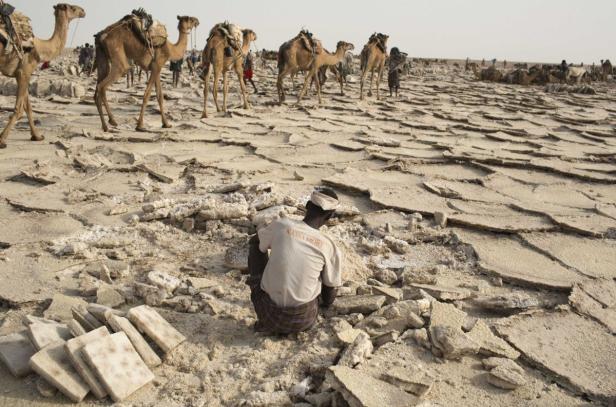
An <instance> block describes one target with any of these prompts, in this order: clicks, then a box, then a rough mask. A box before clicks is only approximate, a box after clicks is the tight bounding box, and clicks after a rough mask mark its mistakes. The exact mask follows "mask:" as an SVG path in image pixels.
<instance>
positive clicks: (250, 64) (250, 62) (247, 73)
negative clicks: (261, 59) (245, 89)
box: [244, 51, 257, 93]
mask: <svg viewBox="0 0 616 407" xmlns="http://www.w3.org/2000/svg"><path fill="white" fill-rule="evenodd" d="M254 66H255V61H254V57H253V55H252V51H249V52H248V55H246V59H244V81H248V82H250V84H251V85H252V87H253V88H254V90H255V93H257V85H255V82H254V81H253V80H252V75H253V73H254V72H253V69H254Z"/></svg>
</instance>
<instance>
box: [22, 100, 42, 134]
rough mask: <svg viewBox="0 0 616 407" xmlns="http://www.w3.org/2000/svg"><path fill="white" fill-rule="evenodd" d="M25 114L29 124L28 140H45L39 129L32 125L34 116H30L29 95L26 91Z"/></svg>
mask: <svg viewBox="0 0 616 407" xmlns="http://www.w3.org/2000/svg"><path fill="white" fill-rule="evenodd" d="M26 114H27V115H28V124H29V125H30V140H32V141H42V140H45V137H43V136H42V135H41V134H40V133H39V131H38V130H37V129H36V127H35V126H34V117H32V105H31V104H30V95H28V94H27V93H26Z"/></svg>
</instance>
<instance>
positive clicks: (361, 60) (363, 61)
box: [359, 47, 368, 72]
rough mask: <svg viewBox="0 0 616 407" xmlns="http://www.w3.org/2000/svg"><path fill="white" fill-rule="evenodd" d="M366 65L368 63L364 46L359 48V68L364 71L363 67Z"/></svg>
mask: <svg viewBox="0 0 616 407" xmlns="http://www.w3.org/2000/svg"><path fill="white" fill-rule="evenodd" d="M367 65H368V52H367V50H366V48H365V47H364V49H362V50H361V54H360V55H359V68H360V69H361V70H362V72H363V71H364V69H366V66H367Z"/></svg>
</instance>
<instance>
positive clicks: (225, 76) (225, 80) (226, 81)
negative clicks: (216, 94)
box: [222, 71, 229, 112]
mask: <svg viewBox="0 0 616 407" xmlns="http://www.w3.org/2000/svg"><path fill="white" fill-rule="evenodd" d="M227 73H228V72H227V71H224V72H223V73H222V111H223V112H226V111H227V94H228V93H229V75H228V74H227Z"/></svg>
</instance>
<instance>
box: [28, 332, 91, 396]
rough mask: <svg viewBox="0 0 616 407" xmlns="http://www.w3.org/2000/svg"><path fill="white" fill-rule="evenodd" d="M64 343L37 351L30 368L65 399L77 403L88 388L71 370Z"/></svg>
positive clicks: (72, 369)
mask: <svg viewBox="0 0 616 407" xmlns="http://www.w3.org/2000/svg"><path fill="white" fill-rule="evenodd" d="M64 344H65V343H64V342H55V343H52V344H51V345H47V346H46V347H44V348H43V349H41V350H40V351H38V352H37V353H36V354H34V356H32V358H31V359H30V367H32V369H33V370H34V371H35V372H36V373H38V374H39V375H40V376H41V377H42V378H43V379H45V380H46V381H47V382H48V383H49V384H51V385H53V386H54V387H56V388H57V389H58V390H60V391H61V392H62V393H63V394H64V395H65V396H66V397H68V398H69V399H71V400H73V401H74V402H76V403H79V402H80V401H81V400H83V399H84V397H86V395H87V394H88V392H89V391H90V388H89V387H88V385H87V384H86V383H85V382H84V381H83V379H82V378H81V376H79V373H77V371H76V370H75V369H74V368H73V365H72V364H71V362H70V361H69V358H68V354H67V353H66V351H65V350H64Z"/></svg>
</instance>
